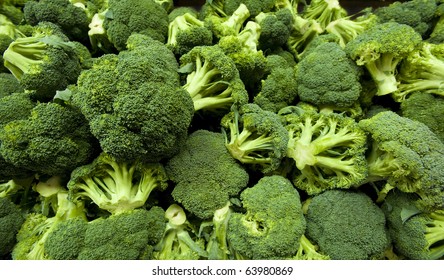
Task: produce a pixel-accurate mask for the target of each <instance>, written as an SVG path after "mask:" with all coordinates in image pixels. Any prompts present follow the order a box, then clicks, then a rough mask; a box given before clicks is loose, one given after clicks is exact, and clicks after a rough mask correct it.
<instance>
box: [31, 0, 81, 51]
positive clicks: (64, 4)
mask: <svg viewBox="0 0 444 280" xmlns="http://www.w3.org/2000/svg"><path fill="white" fill-rule="evenodd" d="M23 12H24V16H25V20H26V22H27V23H29V24H31V25H33V26H35V25H37V24H38V23H39V22H44V21H46V22H52V23H55V24H57V25H59V26H60V27H61V28H62V29H63V31H64V32H65V33H66V35H67V36H68V37H69V38H70V39H71V40H75V41H80V42H83V43H86V40H85V38H88V36H87V34H88V25H89V18H88V15H87V13H86V12H85V10H84V9H82V8H80V7H78V6H77V5H74V4H73V3H71V1H69V0H40V1H36V0H29V1H27V2H26V3H25V7H24V8H23Z"/></svg>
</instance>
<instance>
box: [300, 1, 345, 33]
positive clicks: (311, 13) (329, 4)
mask: <svg viewBox="0 0 444 280" xmlns="http://www.w3.org/2000/svg"><path fill="white" fill-rule="evenodd" d="M301 16H302V17H303V18H305V19H309V20H316V21H317V22H318V23H319V24H320V27H321V28H322V29H323V30H325V28H326V27H327V26H328V25H329V24H330V22H332V21H334V20H337V19H340V18H344V17H346V16H347V10H345V9H344V8H343V7H342V6H341V4H340V3H339V1H338V0H311V1H310V3H309V4H308V5H306V6H305V7H304V9H303V11H302V12H301Z"/></svg>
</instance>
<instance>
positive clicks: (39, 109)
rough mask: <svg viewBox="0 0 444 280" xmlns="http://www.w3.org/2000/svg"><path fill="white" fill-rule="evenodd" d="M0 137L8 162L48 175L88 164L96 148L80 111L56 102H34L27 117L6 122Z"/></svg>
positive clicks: (4, 156) (64, 172) (0, 150)
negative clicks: (34, 104)
mask: <svg viewBox="0 0 444 280" xmlns="http://www.w3.org/2000/svg"><path fill="white" fill-rule="evenodd" d="M25 114H26V112H25ZM0 139H1V142H2V144H1V147H0V153H1V155H2V156H3V158H4V159H5V160H6V161H7V162H10V163H12V164H14V165H15V166H17V167H19V168H25V169H28V170H33V171H35V172H40V173H42V174H47V175H64V174H69V173H70V172H71V171H72V170H73V169H74V168H76V167H78V166H80V165H82V164H85V163H87V162H88V161H89V160H90V159H91V157H92V155H93V154H94V148H95V145H94V140H93V138H92V135H91V134H90V132H89V127H88V126H87V124H86V123H85V119H84V117H83V115H82V114H81V113H80V111H79V110H77V109H76V108H74V107H72V106H69V105H61V104H58V103H39V104H37V105H36V106H35V107H34V108H33V109H32V110H31V112H30V114H29V117H28V118H26V119H16V120H13V121H11V122H8V123H7V124H6V125H5V126H4V128H3V133H2V134H1V136H0Z"/></svg>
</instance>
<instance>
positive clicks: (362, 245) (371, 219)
mask: <svg viewBox="0 0 444 280" xmlns="http://www.w3.org/2000/svg"><path fill="white" fill-rule="evenodd" d="M305 217H306V220H307V231H306V235H307V237H308V238H310V239H311V240H313V241H314V242H315V243H316V244H318V245H319V248H320V250H321V251H322V252H323V253H325V254H326V255H328V256H330V258H331V259H333V260H368V259H380V258H381V257H382V256H383V254H384V251H385V250H386V249H387V248H388V247H389V245H390V237H389V234H388V231H387V229H386V219H385V216H384V213H383V212H382V210H381V209H380V208H379V207H378V206H377V205H376V204H375V203H374V202H373V201H372V200H371V199H370V197H369V196H367V195H366V194H365V193H362V192H354V191H351V190H326V191H325V192H323V193H321V194H318V195H316V196H314V197H312V198H311V201H310V203H309V205H308V210H307V213H306V216H305Z"/></svg>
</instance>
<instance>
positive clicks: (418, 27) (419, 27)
mask: <svg viewBox="0 0 444 280" xmlns="http://www.w3.org/2000/svg"><path fill="white" fill-rule="evenodd" d="M436 9H437V1H435V0H409V1H405V2H404V1H403V2H400V1H396V2H393V3H391V4H390V5H388V6H383V7H379V8H377V9H375V10H374V14H375V15H376V16H377V17H378V20H379V22H390V21H394V22H397V23H402V24H407V25H409V26H411V27H413V29H415V31H416V32H418V33H419V34H421V36H423V38H426V37H428V35H429V33H430V29H431V28H432V26H433V20H434V18H435V12H436Z"/></svg>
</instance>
